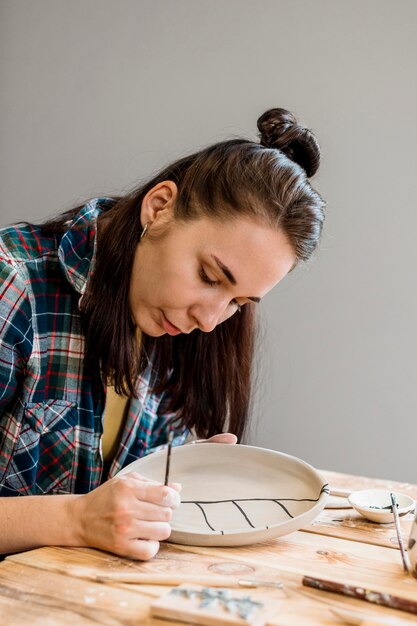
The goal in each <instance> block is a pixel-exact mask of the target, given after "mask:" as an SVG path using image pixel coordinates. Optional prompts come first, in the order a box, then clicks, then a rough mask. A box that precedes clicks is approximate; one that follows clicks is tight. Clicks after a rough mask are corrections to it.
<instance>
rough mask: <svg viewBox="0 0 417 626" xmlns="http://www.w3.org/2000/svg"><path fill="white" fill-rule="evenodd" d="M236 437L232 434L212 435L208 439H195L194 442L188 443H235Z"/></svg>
mask: <svg viewBox="0 0 417 626" xmlns="http://www.w3.org/2000/svg"><path fill="white" fill-rule="evenodd" d="M236 442H237V437H236V435H234V434H233V433H219V434H218V435H213V436H212V437H209V439H196V440H195V441H191V442H190V443H236Z"/></svg>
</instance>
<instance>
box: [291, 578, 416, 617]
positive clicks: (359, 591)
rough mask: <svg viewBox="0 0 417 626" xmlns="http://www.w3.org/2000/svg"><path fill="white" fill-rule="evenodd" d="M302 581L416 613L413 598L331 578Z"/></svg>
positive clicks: (309, 584)
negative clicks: (346, 583) (343, 582)
mask: <svg viewBox="0 0 417 626" xmlns="http://www.w3.org/2000/svg"><path fill="white" fill-rule="evenodd" d="M302 583H303V585H304V586H305V587H312V588H313V589H320V590H321V591H331V592H332V593H338V594H340V595H342V596H348V597H350V598H357V599H358V600H365V601H366V602H371V603H372V604H379V605H381V606H387V607H389V608H390V609H398V610H399V611H406V612H407V613H412V614H413V615H417V602H416V601H415V600H407V599H406V598H400V597H399V596H393V595H391V594H390V593H383V592H381V591H372V590H371V589H365V588H364V587H359V586H356V585H344V584H342V583H336V582H334V581H332V580H323V579H322V578H311V577H310V576H304V577H303V579H302Z"/></svg>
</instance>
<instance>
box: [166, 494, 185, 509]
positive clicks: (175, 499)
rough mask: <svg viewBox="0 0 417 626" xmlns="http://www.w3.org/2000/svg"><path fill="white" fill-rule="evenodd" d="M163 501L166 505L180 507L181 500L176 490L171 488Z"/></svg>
mask: <svg viewBox="0 0 417 626" xmlns="http://www.w3.org/2000/svg"><path fill="white" fill-rule="evenodd" d="M162 503H163V504H164V506H169V507H171V508H177V507H179V505H180V503H181V500H180V497H179V495H178V493H177V492H176V491H172V490H170V491H169V493H167V495H166V496H165V497H164V498H163V500H162Z"/></svg>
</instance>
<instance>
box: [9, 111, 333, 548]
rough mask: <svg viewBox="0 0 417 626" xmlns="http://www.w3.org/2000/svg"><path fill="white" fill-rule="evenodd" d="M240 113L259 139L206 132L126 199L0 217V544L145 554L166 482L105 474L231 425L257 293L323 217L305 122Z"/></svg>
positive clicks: (245, 395) (241, 407)
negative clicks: (10, 219)
mask: <svg viewBox="0 0 417 626" xmlns="http://www.w3.org/2000/svg"><path fill="white" fill-rule="evenodd" d="M258 128H259V131H260V137H261V140H260V143H259V144H258V143H255V142H252V141H248V140H245V139H233V140H230V141H224V142H221V143H218V144H215V145H213V146H210V147H208V148H206V149H204V150H201V151H200V152H198V153H195V154H192V155H190V156H187V157H185V158H182V159H180V160H178V161H177V162H175V163H173V164H172V165H170V166H168V167H167V168H166V169H164V170H162V171H161V172H160V173H159V174H158V175H157V176H156V177H154V178H153V179H152V180H151V181H149V182H148V183H147V184H145V185H143V186H141V187H139V188H138V189H136V190H134V191H133V192H132V193H129V194H128V195H126V196H122V197H113V198H96V199H94V200H92V201H90V202H89V203H87V204H86V205H85V206H82V207H77V208H76V209H73V210H71V211H69V212H67V213H65V214H64V215H62V216H60V217H58V219H56V220H52V221H49V222H46V223H45V224H42V225H31V224H23V225H22V224H20V225H16V226H12V227H9V228H5V229H3V230H2V231H1V238H0V260H1V264H0V268H1V269H0V271H1V285H2V286H1V302H0V320H1V322H0V323H1V326H0V339H1V344H0V496H1V499H0V526H1V532H0V550H1V551H2V552H11V551H18V550H23V549H28V548H33V547H37V546H41V545H45V544H48V545H72V546H91V547H98V548H102V549H105V550H109V551H113V552H115V553H117V554H120V555H123V556H127V557H131V558H137V559H149V558H151V557H152V556H154V555H155V554H156V552H157V551H158V547H159V541H161V540H163V539H166V538H168V536H169V534H170V524H169V522H170V519H171V516H172V510H173V509H174V508H175V507H177V506H178V505H179V502H180V497H179V491H180V485H177V484H171V485H170V486H163V485H161V484H159V483H156V482H154V481H149V480H146V479H145V478H143V477H140V476H138V475H136V474H132V473H131V474H128V475H125V476H123V477H117V476H116V477H115V475H116V474H117V472H118V471H119V470H120V469H121V467H123V466H125V465H127V464H128V463H130V462H132V461H133V460H135V459H137V458H138V457H141V456H143V455H145V454H149V453H152V452H154V451H155V450H157V449H160V448H161V446H163V445H164V444H165V443H166V441H167V434H168V432H169V431H173V435H174V445H180V444H182V443H184V441H185V439H186V437H187V436H188V434H189V433H190V431H191V430H193V431H195V432H196V434H197V436H199V437H203V438H209V440H214V441H224V442H229V443H234V442H235V441H236V438H241V437H242V436H243V433H244V429H245V425H246V423H247V417H248V406H249V401H250V391H251V363H252V353H253V334H254V316H255V309H256V307H257V303H258V302H259V301H260V300H261V298H262V297H263V296H264V295H265V294H266V293H268V291H270V289H272V287H273V286H274V285H276V284H277V283H278V282H279V281H280V280H281V279H282V278H283V277H284V276H285V275H286V274H287V273H288V272H289V271H290V270H291V269H292V268H293V267H294V266H295V265H296V264H297V263H298V262H299V261H305V260H307V259H308V258H309V257H310V256H311V254H312V252H313V251H314V249H315V248H316V246H317V243H318V240H319V237H320V233H321V229H322V224H323V219H324V216H323V207H324V203H323V201H322V199H321V197H320V196H319V195H318V194H317V192H315V191H314V190H313V189H312V187H311V186H310V183H309V181H308V178H309V177H311V176H312V175H313V174H314V173H315V172H316V170H317V168H318V165H319V157H320V153H319V147H318V144H317V141H316V139H315V137H314V136H313V134H312V133H311V132H310V131H309V130H307V129H305V128H303V127H302V126H300V125H299V124H298V123H297V121H296V119H295V118H294V116H293V115H292V114H291V113H290V112H288V111H286V110H284V109H271V110H269V111H267V112H266V113H264V115H262V116H261V117H260V118H259V120H258ZM225 430H228V431H230V432H229V433H225V434H222V433H223V432H224V431H225ZM45 494H48V496H49V497H48V498H42V497H40V496H41V495H45ZM16 495H24V496H26V497H25V498H13V497H12V498H9V497H7V496H16Z"/></svg>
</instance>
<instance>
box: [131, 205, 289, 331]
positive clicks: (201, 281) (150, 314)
mask: <svg viewBox="0 0 417 626" xmlns="http://www.w3.org/2000/svg"><path fill="white" fill-rule="evenodd" d="M142 213H144V212H143V206H142ZM151 215H152V217H153V219H152V221H148V231H147V233H146V234H145V236H144V237H143V238H142V240H141V241H140V243H139V244H138V246H137V249H136V253H135V257H134V263H133V268H132V276H131V282H130V292H129V301H130V307H131V311H132V315H133V318H134V321H135V323H136V325H137V326H138V327H139V328H140V329H141V330H142V331H143V332H145V333H146V334H148V335H150V336H152V337H159V336H161V335H164V334H166V333H168V334H169V335H172V336H174V335H177V334H179V333H190V332H192V331H193V330H194V329H196V328H199V329H200V330H202V331H203V332H210V331H212V330H213V329H214V328H215V327H216V326H217V324H221V323H222V322H224V321H225V320H226V319H228V318H229V317H230V316H231V315H234V314H235V313H237V311H238V309H239V306H244V305H245V304H246V303H248V302H251V301H259V300H260V299H261V298H262V297H263V296H264V295H265V294H266V293H268V291H270V290H271V289H272V287H274V286H275V285H276V284H277V283H278V282H279V281H280V280H281V279H282V278H283V277H284V276H285V275H286V274H287V273H288V272H289V270H290V269H291V267H292V266H293V264H294V263H295V260H296V257H295V253H294V251H293V250H292V248H291V246H290V244H289V242H288V239H287V237H286V236H285V235H284V233H282V232H280V231H276V230H274V229H272V228H270V227H268V226H266V225H262V224H260V223H258V222H256V221H254V220H252V219H250V218H247V217H238V218H235V219H231V220H228V221H219V220H217V219H213V218H208V217H202V218H200V219H197V220H193V221H189V222H187V223H181V222H177V221H175V220H174V218H173V215H172V210H171V209H170V207H169V206H166V208H164V209H162V210H158V211H157V212H154V213H152V214H151ZM146 217H147V215H146V212H145V215H142V220H143V222H144V223H146V221H147V219H146Z"/></svg>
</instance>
